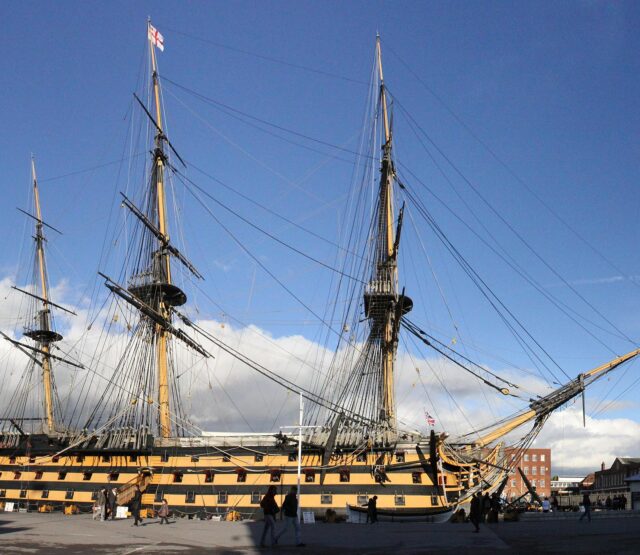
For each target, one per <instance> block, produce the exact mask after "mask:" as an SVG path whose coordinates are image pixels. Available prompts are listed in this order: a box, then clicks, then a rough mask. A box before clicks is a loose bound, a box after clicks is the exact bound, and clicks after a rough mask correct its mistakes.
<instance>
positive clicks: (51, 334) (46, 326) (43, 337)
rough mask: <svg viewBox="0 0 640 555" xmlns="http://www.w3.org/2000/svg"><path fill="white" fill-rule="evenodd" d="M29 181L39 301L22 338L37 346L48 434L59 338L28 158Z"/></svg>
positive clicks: (52, 423)
mask: <svg viewBox="0 0 640 555" xmlns="http://www.w3.org/2000/svg"><path fill="white" fill-rule="evenodd" d="M31 178H32V181H33V199H34V204H35V212H36V214H35V216H36V233H35V237H34V240H35V242H36V266H37V271H38V275H39V278H40V288H39V289H40V290H39V293H40V294H39V296H38V297H39V298H38V297H36V298H38V300H39V301H40V303H42V304H41V305H40V309H39V311H38V314H37V316H36V325H35V329H28V330H27V331H25V333H24V335H25V336H26V337H29V338H31V339H33V340H34V341H35V342H36V343H37V344H38V349H39V351H40V353H41V354H42V360H41V366H42V386H43V389H44V415H45V420H46V429H47V432H48V433H52V432H54V431H55V429H56V421H55V414H54V409H53V385H52V384H53V377H52V374H51V347H50V346H51V344H52V343H55V342H57V341H60V340H61V339H62V336H61V335H60V334H59V333H56V332H55V331H53V330H52V329H51V310H50V308H49V305H50V302H49V291H48V285H47V284H48V279H47V265H46V260H45V255H44V245H45V241H46V239H45V236H44V231H43V225H44V224H43V221H42V210H41V208H40V194H39V191H38V180H37V178H36V165H35V161H34V159H33V157H32V158H31Z"/></svg>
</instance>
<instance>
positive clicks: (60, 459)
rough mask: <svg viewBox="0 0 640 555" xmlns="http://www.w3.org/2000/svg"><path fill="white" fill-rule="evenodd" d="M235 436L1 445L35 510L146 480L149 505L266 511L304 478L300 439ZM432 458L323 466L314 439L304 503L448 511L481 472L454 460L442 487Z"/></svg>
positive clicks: (13, 494)
mask: <svg viewBox="0 0 640 555" xmlns="http://www.w3.org/2000/svg"><path fill="white" fill-rule="evenodd" d="M228 439H229V440H230V441H229V442H228V444H225V443H227V442H226V441H222V442H221V441H217V442H215V443H216V444H212V443H211V442H209V444H207V441H202V442H199V441H189V440H175V442H172V441H171V440H169V441H165V442H164V445H163V444H162V442H157V441H156V442H155V444H154V445H153V446H152V447H151V448H150V449H146V450H136V451H134V450H119V451H118V450H105V449H102V450H96V449H91V448H77V447H76V448H68V449H67V450H64V447H63V445H62V444H60V445H56V444H55V443H53V444H52V442H51V441H50V440H49V441H47V438H46V436H40V437H31V438H23V439H22V440H21V441H20V442H19V443H18V444H17V445H13V446H9V445H4V446H2V444H1V443H0V472H1V474H0V503H6V502H7V501H10V502H14V504H15V506H17V507H21V508H27V509H29V510H59V509H62V508H66V510H67V511H73V510H76V509H77V510H85V511H88V510H90V508H91V506H92V505H93V502H94V497H95V494H96V492H97V491H98V490H99V489H100V488H102V487H107V488H109V489H112V488H114V487H116V488H118V490H119V501H120V502H121V504H123V505H126V504H127V500H128V499H129V498H130V495H128V494H130V492H131V490H132V488H133V486H135V484H139V485H140V486H141V489H142V491H143V498H142V503H143V508H148V509H153V508H157V507H158V506H159V505H160V503H161V501H162V499H163V498H164V499H166V500H167V501H168V503H169V506H170V507H171V508H172V509H173V510H174V511H177V512H178V513H185V514H189V515H200V516H205V515H212V514H213V515H227V514H228V513H229V512H230V511H237V512H239V513H240V514H242V516H243V517H245V518H251V517H257V516H259V515H261V512H260V509H259V503H260V499H261V498H262V496H263V495H264V493H265V492H266V490H267V488H268V487H269V486H271V485H275V486H276V487H277V488H278V493H279V495H280V501H282V499H284V495H285V494H286V493H287V492H288V491H289V488H290V487H291V486H293V485H296V483H297V481H298V461H297V446H296V445H294V444H291V443H288V444H283V443H281V442H278V441H277V439H276V437H275V436H269V437H268V438H266V439H265V438H260V441H259V442H255V443H256V444H251V438H242V443H244V444H243V445H240V444H239V443H240V441H233V439H234V438H233V437H230V438H228ZM27 440H28V441H27ZM56 452H57V453H59V454H58V455H56V454H55V453H56ZM428 457H429V455H427V460H425V456H424V455H423V453H422V451H421V450H420V449H419V448H416V446H413V447H411V446H404V447H403V448H402V450H395V451H390V450H370V451H368V452H367V453H366V454H362V453H360V454H359V455H358V456H357V457H356V456H354V455H353V454H352V453H348V452H343V453H337V452H336V453H333V454H332V455H331V457H330V460H329V464H328V465H326V466H325V467H323V466H322V460H323V454H322V452H321V450H319V449H314V448H311V447H305V448H304V449H303V455H302V462H301V465H300V466H301V468H302V473H301V508H302V510H308V511H313V512H315V513H316V514H317V515H319V516H322V515H324V514H325V513H326V510H327V509H332V510H334V511H336V512H337V513H339V514H340V513H344V512H345V510H346V508H347V506H348V505H352V506H355V505H359V506H362V505H364V504H366V502H367V500H368V498H369V497H371V496H373V495H377V496H378V508H379V509H380V510H386V511H394V510H396V511H397V512H398V513H411V512H413V513H415V512H416V511H422V512H423V513H424V514H428V513H430V512H434V513H437V512H442V509H443V508H445V507H448V506H450V505H451V504H452V502H454V501H455V500H457V499H458V498H459V497H460V496H461V495H462V494H463V493H464V490H465V489H467V488H468V487H470V486H473V485H474V476H473V472H469V469H465V468H455V467H453V466H452V465H445V466H444V468H443V470H442V473H441V474H440V475H439V477H437V478H436V479H437V481H438V485H435V484H434V476H433V474H432V472H431V471H430V468H431V465H430V463H429V461H428ZM325 460H326V458H325ZM383 461H384V462H383ZM381 463H382V464H381Z"/></svg>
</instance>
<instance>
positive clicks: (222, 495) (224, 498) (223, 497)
mask: <svg viewBox="0 0 640 555" xmlns="http://www.w3.org/2000/svg"><path fill="white" fill-rule="evenodd" d="M228 502H229V495H228V494H227V492H226V491H219V492H218V505H226V504H227V503H228Z"/></svg>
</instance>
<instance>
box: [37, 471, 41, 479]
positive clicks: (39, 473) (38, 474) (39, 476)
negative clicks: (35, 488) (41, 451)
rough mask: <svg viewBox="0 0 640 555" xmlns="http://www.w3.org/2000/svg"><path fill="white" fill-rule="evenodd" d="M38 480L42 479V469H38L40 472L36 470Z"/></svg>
mask: <svg viewBox="0 0 640 555" xmlns="http://www.w3.org/2000/svg"><path fill="white" fill-rule="evenodd" d="M36 480H42V470H38V472H36Z"/></svg>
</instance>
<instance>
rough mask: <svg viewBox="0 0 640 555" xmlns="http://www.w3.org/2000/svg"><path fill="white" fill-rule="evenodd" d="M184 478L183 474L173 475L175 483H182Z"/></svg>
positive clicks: (176, 473) (175, 473)
mask: <svg viewBox="0 0 640 555" xmlns="http://www.w3.org/2000/svg"><path fill="white" fill-rule="evenodd" d="M182 476H183V474H182V472H174V473H173V481H174V482H175V483H180V482H182Z"/></svg>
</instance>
